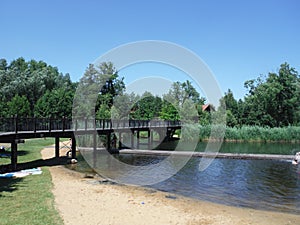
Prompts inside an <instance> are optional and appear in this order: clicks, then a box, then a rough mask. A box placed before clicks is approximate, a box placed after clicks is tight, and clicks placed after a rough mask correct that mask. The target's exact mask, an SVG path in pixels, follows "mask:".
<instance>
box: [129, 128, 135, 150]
mask: <svg viewBox="0 0 300 225" xmlns="http://www.w3.org/2000/svg"><path fill="white" fill-rule="evenodd" d="M134 133H135V131H134V130H133V131H132V133H131V135H130V141H131V149H134Z"/></svg>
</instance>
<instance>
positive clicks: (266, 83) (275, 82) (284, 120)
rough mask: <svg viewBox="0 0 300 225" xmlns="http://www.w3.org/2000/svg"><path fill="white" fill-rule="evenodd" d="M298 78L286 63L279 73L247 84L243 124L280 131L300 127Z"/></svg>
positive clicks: (295, 72) (270, 74)
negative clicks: (276, 128) (286, 127)
mask: <svg viewBox="0 0 300 225" xmlns="http://www.w3.org/2000/svg"><path fill="white" fill-rule="evenodd" d="M298 84H299V75H298V73H297V71H296V70H295V69H294V68H291V67H290V66H289V65H288V64H287V63H284V64H282V65H281V66H280V69H279V71H278V73H269V74H268V76H267V77H266V78H264V77H262V76H261V77H259V78H258V79H256V80H250V81H246V82H245V87H246V88H248V90H249V94H248V95H247V96H246V97H245V102H244V110H243V122H244V123H245V124H249V125H259V126H270V127H275V126H277V127H281V126H288V125H295V124H298V123H299V117H298V115H299V108H300V101H299V100H300V95H299V85H298Z"/></svg>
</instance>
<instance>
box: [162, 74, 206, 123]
mask: <svg viewBox="0 0 300 225" xmlns="http://www.w3.org/2000/svg"><path fill="white" fill-rule="evenodd" d="M204 102H205V98H203V97H200V94H199V93H198V92H197V91H196V89H195V88H194V87H193V86H192V84H191V82H190V81H188V80H187V81H185V82H183V83H181V82H174V83H173V84H172V86H171V89H170V90H169V92H168V93H167V94H165V95H164V96H163V107H162V112H161V116H160V117H161V118H163V119H165V118H172V119H179V117H180V115H181V116H183V115H185V116H187V115H188V114H187V113H186V112H185V111H186V110H187V109H188V108H189V110H193V111H190V115H191V116H189V117H186V118H188V120H190V117H193V118H195V115H194V111H196V112H197V113H198V117H199V116H200V115H202V109H201V106H202V105H203V104H204ZM191 104H193V106H194V107H192V108H191V107H190V106H191ZM176 111H177V112H176ZM168 113H170V115H168ZM193 120H194V119H193Z"/></svg>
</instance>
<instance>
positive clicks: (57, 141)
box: [55, 137, 59, 158]
mask: <svg viewBox="0 0 300 225" xmlns="http://www.w3.org/2000/svg"><path fill="white" fill-rule="evenodd" d="M55 158H59V137H55Z"/></svg>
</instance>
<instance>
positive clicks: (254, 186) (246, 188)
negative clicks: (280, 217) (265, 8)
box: [78, 144, 300, 213]
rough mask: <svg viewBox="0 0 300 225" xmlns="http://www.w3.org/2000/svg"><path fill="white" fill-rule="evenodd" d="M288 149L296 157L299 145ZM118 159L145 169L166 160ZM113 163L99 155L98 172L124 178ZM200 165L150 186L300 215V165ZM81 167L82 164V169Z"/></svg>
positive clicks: (225, 162)
mask: <svg viewBox="0 0 300 225" xmlns="http://www.w3.org/2000/svg"><path fill="white" fill-rule="evenodd" d="M277 145H278V144H277ZM230 146H232V147H233V145H230ZM286 148H288V149H290V151H291V154H292V153H293V152H292V151H295V149H296V148H297V146H288V147H286ZM248 149H249V148H248ZM281 149H283V147H281ZM293 149H294V150H293ZM276 151H279V150H276ZM280 151H287V150H286V149H283V150H280ZM297 151H299V149H297ZM247 153H248V152H247ZM251 153H252V152H251ZM98 154H99V153H98ZM114 157H115V158H114V160H120V161H122V162H123V163H125V164H127V165H128V164H129V165H132V166H141V167H143V166H145V165H148V166H149V165H151V164H152V165H157V164H158V163H160V162H161V161H163V160H164V159H165V158H164V157H162V156H141V155H139V156H136V155H125V154H124V155H122V154H120V155H116V156H114ZM110 158H112V157H110ZM110 160H111V159H109V158H108V157H107V155H105V154H104V155H101V156H97V163H99V164H101V165H105V166H103V167H102V169H100V170H98V172H99V173H100V174H102V173H105V174H106V175H109V176H108V177H118V176H120V174H119V170H118V174H116V172H115V171H117V170H115V169H116V168H114V167H113V166H112V167H110ZM199 162H200V158H192V159H190V160H189V161H188V163H187V164H186V165H185V166H184V167H183V168H182V169H181V170H180V171H179V172H178V173H177V174H175V175H174V176H172V177H170V178H169V179H167V180H165V181H162V182H160V183H157V184H155V185H151V186H150V187H152V188H155V189H158V190H162V191H166V192H171V193H176V194H180V195H183V196H187V197H192V198H195V199H200V200H207V201H211V202H216V203H221V204H226V205H233V206H239V207H250V208H255V209H266V210H275V211H282V212H290V213H300V165H298V166H295V165H292V163H291V162H290V161H284V160H239V159H215V160H214V161H213V162H212V164H211V165H210V166H209V167H208V168H207V169H206V170H204V171H199ZM80 164H82V162H80V163H79V165H78V166H80ZM145 168H146V167H145ZM104 169H105V170H106V171H104ZM168 169H169V168H166V170H168ZM101 170H102V171H101ZM154 171H155V170H154ZM163 173H164V170H160V171H159V172H158V171H155V172H154V173H153V176H154V177H155V176H161V174H163ZM121 176H122V179H124V180H126V179H127V178H128V179H132V177H134V179H135V180H138V179H143V178H142V177H135V174H134V173H132V172H131V170H126V171H124V173H122V174H121Z"/></svg>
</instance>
